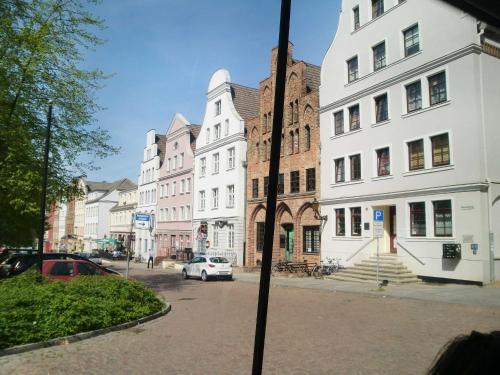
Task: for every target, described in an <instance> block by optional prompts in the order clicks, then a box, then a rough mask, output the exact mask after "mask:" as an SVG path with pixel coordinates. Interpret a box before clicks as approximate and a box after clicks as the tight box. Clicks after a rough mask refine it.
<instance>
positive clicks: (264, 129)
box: [262, 113, 267, 133]
mask: <svg viewBox="0 0 500 375" xmlns="http://www.w3.org/2000/svg"><path fill="white" fill-rule="evenodd" d="M262 132H263V133H266V132H267V114H266V113H264V118H263V119H262Z"/></svg>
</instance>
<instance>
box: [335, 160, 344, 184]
mask: <svg viewBox="0 0 500 375" xmlns="http://www.w3.org/2000/svg"><path fill="white" fill-rule="evenodd" d="M334 164H335V182H336V183H337V182H344V181H345V160H344V158H338V159H335V161H334Z"/></svg>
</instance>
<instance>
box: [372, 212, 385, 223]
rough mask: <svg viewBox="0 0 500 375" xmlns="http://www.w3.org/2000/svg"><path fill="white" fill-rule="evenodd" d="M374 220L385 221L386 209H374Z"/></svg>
mask: <svg viewBox="0 0 500 375" xmlns="http://www.w3.org/2000/svg"><path fill="white" fill-rule="evenodd" d="M373 221H382V222H383V221H384V210H373Z"/></svg>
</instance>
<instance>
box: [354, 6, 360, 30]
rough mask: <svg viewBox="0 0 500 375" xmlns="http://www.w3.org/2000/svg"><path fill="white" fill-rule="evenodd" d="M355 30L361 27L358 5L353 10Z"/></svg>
mask: <svg viewBox="0 0 500 375" xmlns="http://www.w3.org/2000/svg"><path fill="white" fill-rule="evenodd" d="M352 17H353V24H354V30H357V29H359V6H356V7H354V8H353V10H352Z"/></svg>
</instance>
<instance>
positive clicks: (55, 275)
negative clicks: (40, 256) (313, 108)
mask: <svg viewBox="0 0 500 375" xmlns="http://www.w3.org/2000/svg"><path fill="white" fill-rule="evenodd" d="M42 274H43V275H45V276H47V277H49V278H51V279H56V280H63V281H70V280H72V279H73V278H74V277H76V276H80V275H85V276H109V273H108V272H106V271H104V270H103V269H102V268H101V267H99V266H97V265H96V264H95V263H93V262H90V261H88V260H76V259H70V260H67V259H66V260H63V259H57V260H56V259H51V260H46V261H44V262H43V267H42Z"/></svg>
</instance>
